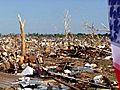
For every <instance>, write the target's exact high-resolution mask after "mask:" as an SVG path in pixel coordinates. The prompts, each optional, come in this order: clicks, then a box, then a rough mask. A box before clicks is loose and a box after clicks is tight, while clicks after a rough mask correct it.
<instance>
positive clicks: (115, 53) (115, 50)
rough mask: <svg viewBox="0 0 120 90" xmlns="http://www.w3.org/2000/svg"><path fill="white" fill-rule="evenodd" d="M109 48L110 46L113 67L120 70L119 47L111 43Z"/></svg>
mask: <svg viewBox="0 0 120 90" xmlns="http://www.w3.org/2000/svg"><path fill="white" fill-rule="evenodd" d="M111 48H112V57H113V65H114V67H115V68H117V69H118V70H120V47H118V46H115V45H113V44H111Z"/></svg>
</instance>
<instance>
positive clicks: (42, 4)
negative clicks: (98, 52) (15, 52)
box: [0, 0, 108, 34]
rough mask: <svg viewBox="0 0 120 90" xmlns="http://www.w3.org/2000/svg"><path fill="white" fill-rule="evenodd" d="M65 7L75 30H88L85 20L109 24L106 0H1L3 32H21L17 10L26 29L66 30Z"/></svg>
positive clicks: (72, 28) (73, 31) (1, 27)
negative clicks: (64, 20) (64, 21)
mask: <svg viewBox="0 0 120 90" xmlns="http://www.w3.org/2000/svg"><path fill="white" fill-rule="evenodd" d="M65 9H67V10H69V14H70V15H71V29H70V31H71V32H72V33H81V32H82V33H85V32H89V31H88V30H86V29H85V26H84V22H89V23H93V24H94V25H95V26H96V28H102V27H103V26H102V25H101V23H104V24H105V25H108V19H107V14H108V13H107V0H0V33H2V34H8V33H20V30H19V23H18V18H17V15H18V14H20V15H21V17H22V20H23V19H25V21H26V23H25V33H40V34H41V33H42V34H49V33H64V23H63V19H64V11H65Z"/></svg>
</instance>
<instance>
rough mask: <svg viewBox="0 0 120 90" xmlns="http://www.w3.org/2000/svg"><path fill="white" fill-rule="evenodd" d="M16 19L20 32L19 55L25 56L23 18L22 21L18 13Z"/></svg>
mask: <svg viewBox="0 0 120 90" xmlns="http://www.w3.org/2000/svg"><path fill="white" fill-rule="evenodd" d="M18 21H19V24H20V32H21V55H22V56H25V33H24V26H25V20H24V21H22V20H21V17H20V15H18Z"/></svg>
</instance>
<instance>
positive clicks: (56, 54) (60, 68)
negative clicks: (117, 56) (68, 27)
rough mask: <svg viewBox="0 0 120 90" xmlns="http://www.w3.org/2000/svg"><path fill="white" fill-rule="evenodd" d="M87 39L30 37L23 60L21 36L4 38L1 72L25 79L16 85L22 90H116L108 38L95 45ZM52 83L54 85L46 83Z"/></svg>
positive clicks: (0, 51) (0, 43)
mask: <svg viewBox="0 0 120 90" xmlns="http://www.w3.org/2000/svg"><path fill="white" fill-rule="evenodd" d="M87 38H88V36H84V37H82V38H81V37H80V39H79V38H76V39H74V40H73V41H69V40H68V41H66V40H65V39H64V38H54V37H49V38H48V37H39V36H29V35H28V36H27V37H26V39H25V42H26V47H25V48H26V55H25V56H24V57H21V40H20V36H19V35H7V36H1V37H0V71H1V72H5V73H9V74H15V75H19V76H23V77H24V78H21V79H20V80H19V81H17V82H16V83H14V84H13V85H15V84H18V85H20V86H19V87H20V88H31V86H32V87H34V88H41V87H43V88H52V89H48V90H56V88H59V89H60V88H63V90H67V89H68V88H69V89H72V90H73V89H74V90H80V89H84V90H86V89H88V88H92V89H94V88H106V89H113V88H115V87H116V86H117V82H116V81H115V79H114V80H111V78H113V77H114V74H113V67H112V61H111V60H112V58H111V50H110V46H109V40H108V38H107V37H104V38H103V37H102V39H101V42H102V43H100V41H99V43H94V42H93V41H89V40H87ZM96 40H97V39H96ZM106 75H108V76H106ZM27 77H30V78H27ZM110 77H111V78H110ZM26 78H27V80H26ZM36 78H37V79H36ZM45 78H47V79H46V80H45ZM31 80H32V81H31ZM49 80H53V81H54V83H52V84H51V83H50V82H47V83H46V84H45V82H46V81H49ZM39 81H40V82H39ZM41 81H43V82H42V83H41ZM33 82H34V84H33ZM31 83H32V84H31ZM56 83H58V84H57V85H56ZM59 89H57V90H59ZM36 90H37V89H36ZM38 90H42V89H38ZM60 90H61V89H60Z"/></svg>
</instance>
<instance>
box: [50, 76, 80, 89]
mask: <svg viewBox="0 0 120 90" xmlns="http://www.w3.org/2000/svg"><path fill="white" fill-rule="evenodd" d="M52 79H54V80H55V81H57V82H59V83H61V84H64V85H66V86H68V87H69V88H71V89H72V90H80V89H79V88H77V87H74V86H73V85H71V84H68V83H66V82H64V81H61V80H59V79H56V78H53V77H52Z"/></svg>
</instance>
